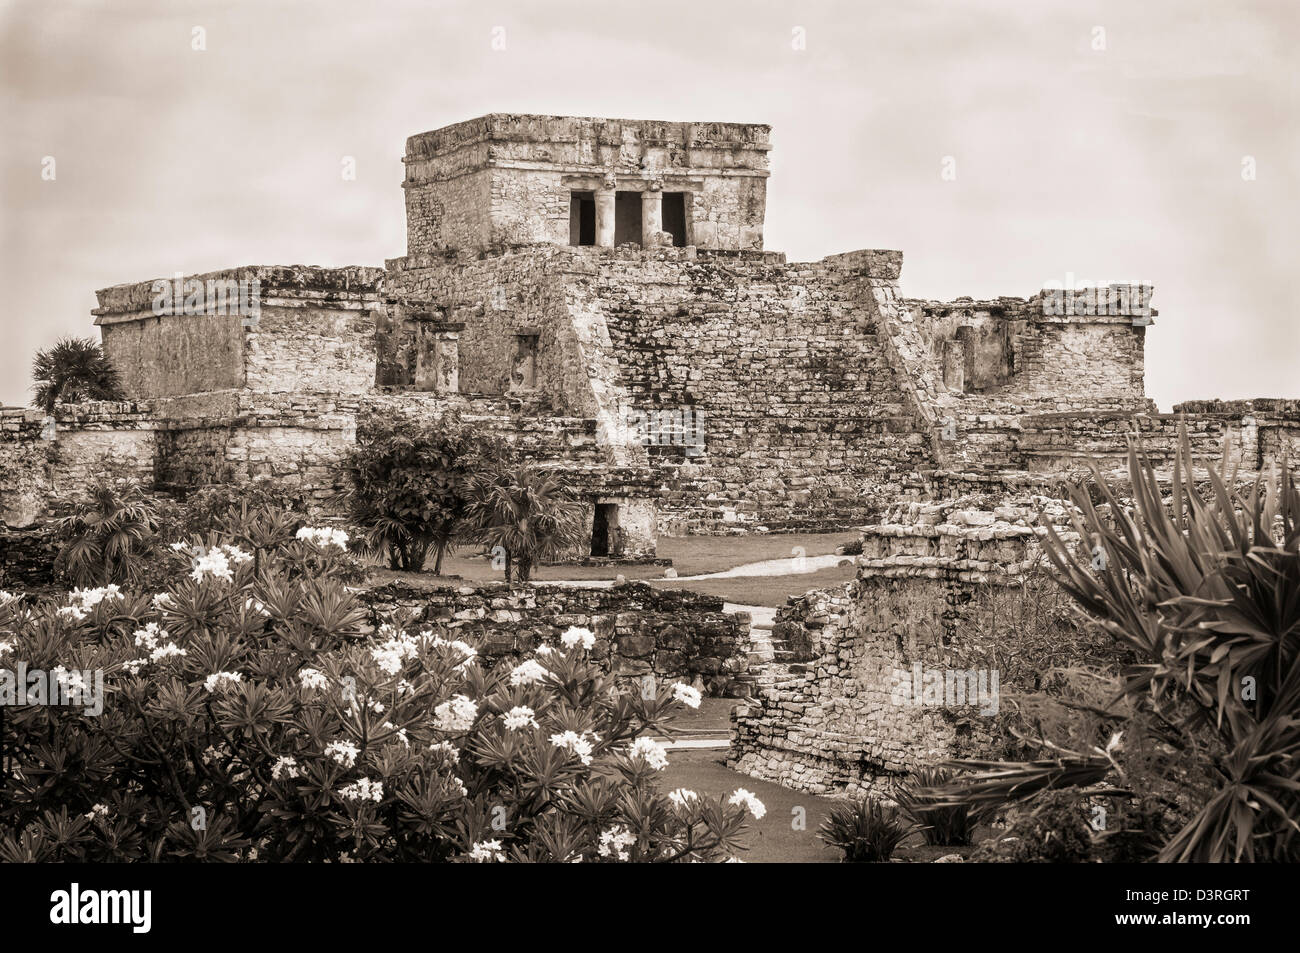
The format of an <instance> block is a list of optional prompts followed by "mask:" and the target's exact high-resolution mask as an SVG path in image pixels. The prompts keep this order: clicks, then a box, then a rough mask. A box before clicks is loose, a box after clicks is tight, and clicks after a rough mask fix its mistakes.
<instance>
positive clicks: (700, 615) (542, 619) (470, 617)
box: [362, 583, 750, 697]
mask: <svg viewBox="0 0 1300 953" xmlns="http://www.w3.org/2000/svg"><path fill="white" fill-rule="evenodd" d="M362 598H363V599H364V600H365V601H366V602H367V603H368V604H369V605H370V607H371V613H372V623H376V624H377V623H378V621H379V620H380V619H384V618H389V617H390V616H391V614H392V613H394V612H396V611H400V612H403V613H406V614H408V617H409V618H411V619H412V624H413V625H423V624H435V623H436V624H439V625H441V626H443V627H444V628H446V629H447V630H448V632H449V637H451V638H465V637H467V636H472V637H475V638H482V639H483V640H484V642H485V646H486V647H485V649H484V650H483V651H484V653H485V654H486V655H488V656H489V657H490V658H498V657H503V656H509V657H519V656H522V655H525V654H528V653H530V652H532V651H533V650H534V649H536V647H537V646H538V645H539V644H543V643H546V644H550V645H557V644H558V643H559V636H560V633H562V632H563V631H564V630H565V629H567V628H568V627H569V626H575V625H576V626H581V627H584V628H588V629H590V630H591V631H592V632H593V633H594V634H595V635H596V646H595V648H594V649H592V652H591V657H592V658H593V659H595V660H597V661H599V662H601V663H602V665H604V666H605V668H606V670H607V671H612V672H613V673H614V674H615V675H616V676H618V678H619V680H620V681H622V682H625V683H626V682H638V683H639V682H640V680H641V679H643V678H644V677H645V676H647V675H648V676H652V677H653V678H654V680H655V682H656V684H659V683H662V682H665V681H666V682H675V681H684V682H687V683H693V684H695V685H696V687H698V688H700V689H701V690H702V691H705V692H707V693H708V694H711V695H729V696H741V697H743V696H744V695H746V694H748V692H749V690H750V680H749V676H748V668H749V617H748V615H747V614H744V613H730V612H723V611H722V606H723V601H722V599H721V598H718V597H716V596H707V595H700V594H697V593H694V592H688V591H685V590H659V589H654V588H652V587H650V586H648V585H646V584H644V583H630V584H626V585H621V586H614V587H611V588H604V589H594V588H593V589H587V588H576V587H568V586H548V585H539V586H529V587H515V588H511V587H508V586H506V585H490V586H463V587H459V588H446V589H424V588H421V589H414V588H411V587H408V586H402V585H399V584H390V585H386V586H382V587H379V588H375V589H369V590H367V591H366V592H365V593H364V594H363V596H362Z"/></svg>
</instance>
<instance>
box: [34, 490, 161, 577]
mask: <svg viewBox="0 0 1300 953" xmlns="http://www.w3.org/2000/svg"><path fill="white" fill-rule="evenodd" d="M157 528H158V512H157V505H156V503H155V501H154V500H153V499H151V498H150V497H149V496H148V495H147V494H146V493H145V492H144V490H143V489H142V488H141V486H140V485H139V484H138V483H135V482H134V481H131V480H116V481H114V480H109V479H101V480H98V481H96V482H94V483H92V484H91V485H90V486H89V487H87V489H86V491H85V493H84V494H83V496H82V498H81V500H80V501H78V502H77V503H76V504H75V506H74V508H73V511H72V513H70V514H69V515H67V516H65V517H63V518H62V519H60V520H59V521H58V523H57V524H56V526H55V532H56V534H57V535H58V536H59V537H60V538H61V539H63V540H64V544H63V546H62V548H61V549H60V550H59V554H58V557H57V559H56V565H57V566H58V567H59V568H60V569H62V571H63V572H64V573H65V574H66V575H67V576H68V578H70V579H71V580H72V581H73V582H74V583H75V584H76V585H78V586H96V585H107V584H109V583H119V584H126V583H131V582H136V581H138V580H140V579H141V577H142V576H143V575H144V572H145V567H146V566H147V564H148V561H149V559H150V557H151V551H152V550H151V547H152V544H153V536H154V531H155V530H156V529H157Z"/></svg>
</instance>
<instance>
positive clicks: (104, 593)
mask: <svg viewBox="0 0 1300 953" xmlns="http://www.w3.org/2000/svg"><path fill="white" fill-rule="evenodd" d="M121 597H122V590H121V589H119V588H118V587H117V586H115V585H112V584H110V585H107V586H104V587H102V588H100V589H73V590H72V591H71V592H70V593H68V598H69V599H70V600H71V601H72V602H73V603H75V604H78V605H80V606H81V607H82V608H83V609H93V608H94V607H95V606H97V605H99V604H100V603H101V602H103V601H104V600H105V599H120V598H121Z"/></svg>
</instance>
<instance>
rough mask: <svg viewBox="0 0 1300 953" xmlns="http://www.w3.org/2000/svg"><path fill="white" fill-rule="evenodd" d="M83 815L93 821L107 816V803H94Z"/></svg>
mask: <svg viewBox="0 0 1300 953" xmlns="http://www.w3.org/2000/svg"><path fill="white" fill-rule="evenodd" d="M85 817H86V820H88V821H94V820H95V819H96V818H100V817H108V805H107V804H96V805H95V806H94V807H92V808H91V809H90V811H89V812H88V813H87V814H86V815H85Z"/></svg>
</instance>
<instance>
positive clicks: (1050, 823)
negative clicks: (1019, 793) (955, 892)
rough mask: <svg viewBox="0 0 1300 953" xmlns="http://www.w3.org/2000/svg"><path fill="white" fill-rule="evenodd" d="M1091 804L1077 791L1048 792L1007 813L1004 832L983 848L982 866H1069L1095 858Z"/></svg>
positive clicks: (978, 858)
mask: <svg viewBox="0 0 1300 953" xmlns="http://www.w3.org/2000/svg"><path fill="white" fill-rule="evenodd" d="M1088 818H1089V814H1088V811H1087V805H1086V804H1084V803H1083V800H1082V798H1080V796H1079V794H1078V792H1077V791H1073V790H1068V791H1048V792H1046V793H1044V794H1043V795H1041V796H1040V797H1038V798H1037V799H1035V800H1034V802H1033V803H1031V804H1026V805H1018V806H1015V807H1013V808H1012V809H1011V810H1010V811H1008V813H1007V820H1006V825H1005V827H1004V829H1003V830H1002V831H1000V832H999V833H998V834H996V835H994V836H993V837H991V838H989V839H988V840H986V841H985V842H983V843H982V844H980V845H979V847H977V848H976V849H975V851H974V852H973V853H972V854H971V857H970V859H971V860H972V861H975V862H978V863H1014V864H1068V863H1081V862H1086V861H1090V860H1092V859H1093V854H1092V851H1093V840H1092V833H1091V830H1090V828H1089V825H1088Z"/></svg>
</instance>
